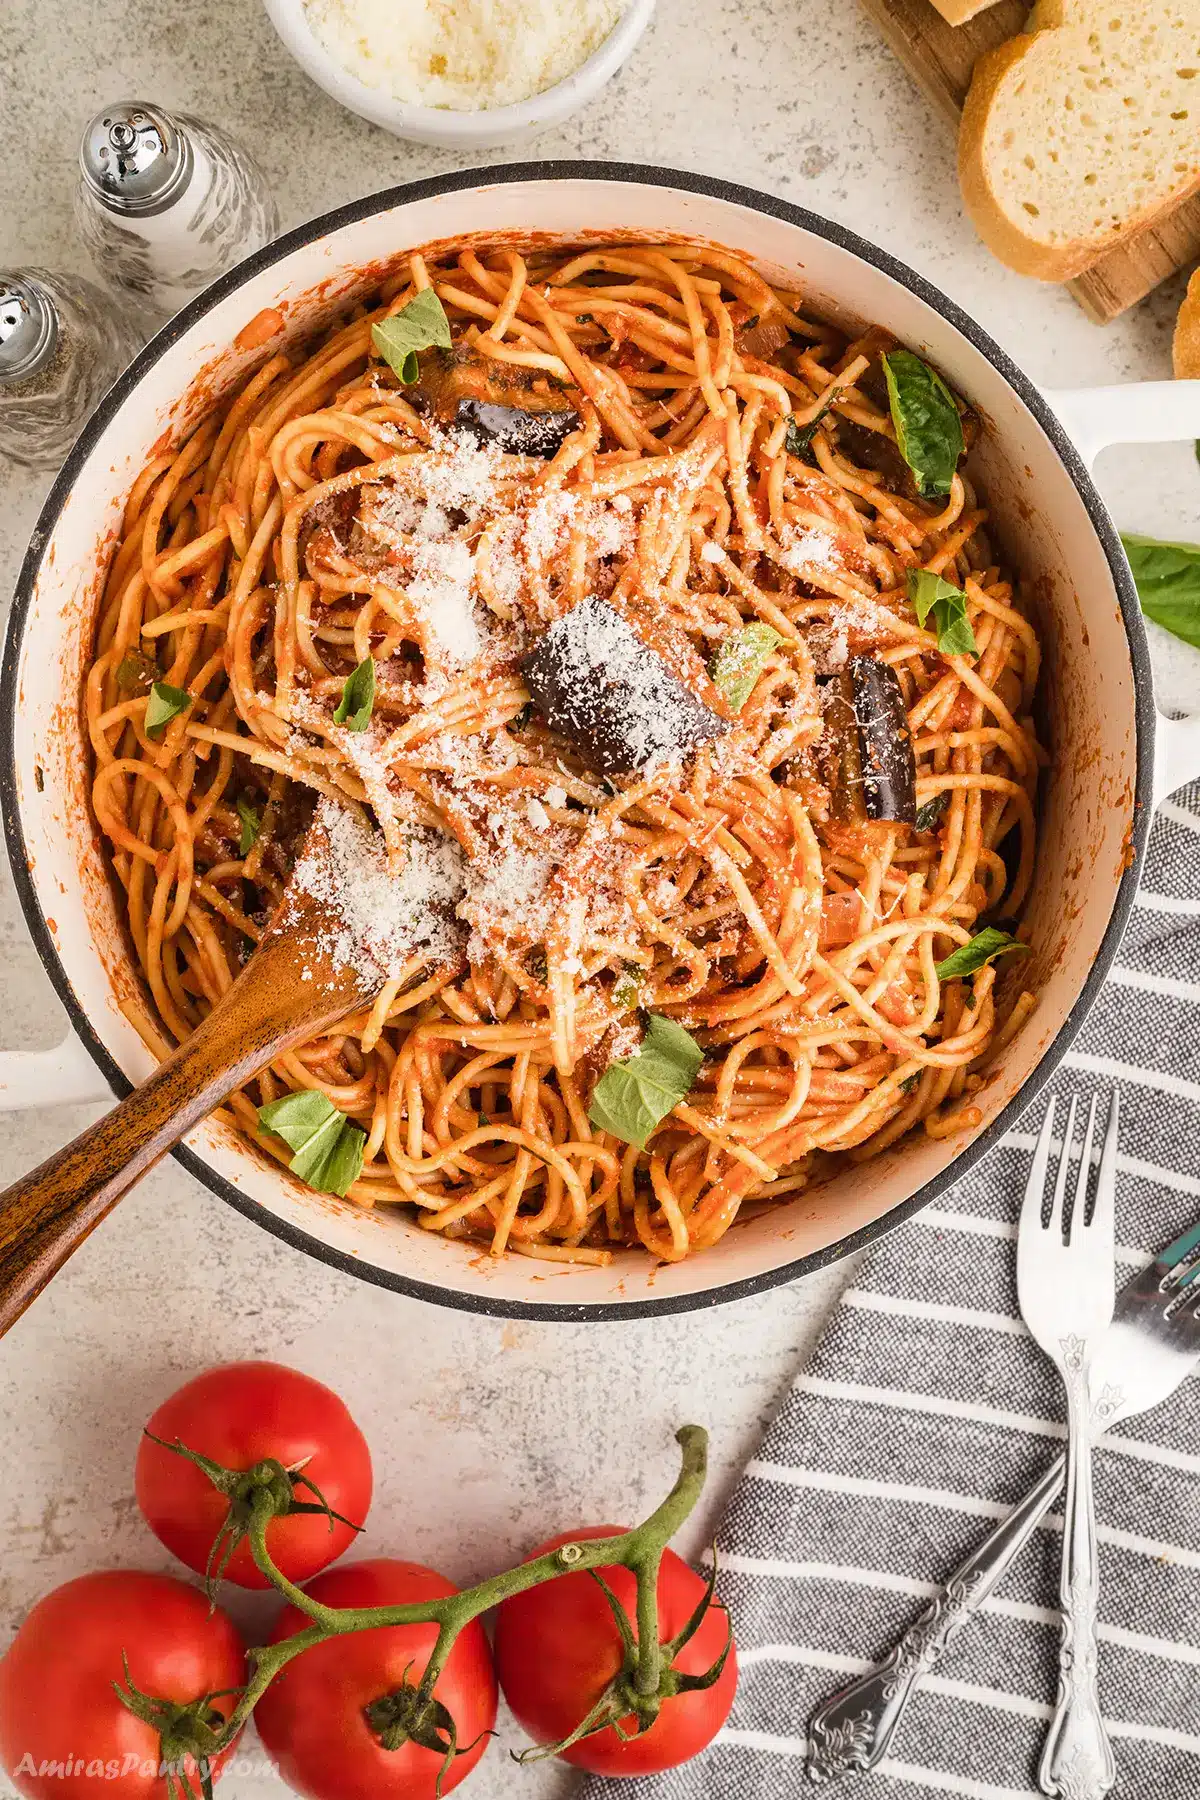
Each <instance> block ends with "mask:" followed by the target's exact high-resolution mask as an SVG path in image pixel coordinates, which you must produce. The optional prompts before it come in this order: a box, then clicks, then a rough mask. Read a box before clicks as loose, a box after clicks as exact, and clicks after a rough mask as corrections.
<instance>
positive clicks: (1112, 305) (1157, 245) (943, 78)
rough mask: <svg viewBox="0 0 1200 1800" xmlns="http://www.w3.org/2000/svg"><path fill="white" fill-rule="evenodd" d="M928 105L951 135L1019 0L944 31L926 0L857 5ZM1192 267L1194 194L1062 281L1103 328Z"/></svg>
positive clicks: (866, 0)
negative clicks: (974, 74)
mask: <svg viewBox="0 0 1200 1800" xmlns="http://www.w3.org/2000/svg"><path fill="white" fill-rule="evenodd" d="M859 3H860V5H861V6H862V8H863V11H864V12H865V13H866V14H867V16H868V17H869V18H871V19H872V20H874V22H875V24H876V25H877V26H878V28H879V30H880V32H881V33H882V35H883V38H884V40H885V41H886V43H888V44H889V45H890V47H891V48H892V49H893V50H894V51H895V53H896V55H897V56H898V57H899V59H900V61H901V62H902V63H903V64H904V67H905V68H906V69H907V70H908V72H909V74H910V75H911V76H912V78H913V80H914V81H915V82H916V83H917V86H918V87H919V88H920V89H921V91H922V93H923V94H924V95H925V97H926V99H927V100H929V102H930V104H931V105H932V106H933V107H934V108H935V109H936V110H937V111H938V112H939V113H941V114H942V116H943V117H944V118H945V119H946V121H947V122H948V123H949V124H950V125H952V126H954V127H955V128H957V126H958V120H959V115H960V113H961V112H962V105H963V101H964V99H965V98H966V93H967V89H968V87H969V86H970V85H971V70H972V69H973V68H974V66H975V59H976V58H977V57H978V56H981V55H982V54H983V52H984V51H985V50H991V49H993V48H994V47H995V45H997V44H1002V43H1004V41H1005V40H1006V39H1007V38H1010V37H1012V36H1013V35H1014V33H1016V32H1018V31H1020V30H1021V28H1022V27H1023V25H1024V23H1025V20H1026V18H1027V17H1028V14H1029V5H1028V4H1027V0H999V4H998V5H996V6H992V7H990V8H989V9H988V10H987V11H986V12H982V13H980V14H978V16H977V17H976V18H974V19H972V20H970V22H969V23H968V24H966V25H947V23H946V21H945V20H944V19H943V18H942V17H941V15H940V14H939V13H937V12H935V10H934V8H933V7H932V6H931V5H930V0H859ZM1197 261H1200V195H1193V197H1192V198H1191V199H1190V200H1185V201H1184V203H1183V205H1182V206H1178V207H1176V209H1175V211H1174V212H1172V213H1169V214H1168V215H1167V217H1166V218H1165V219H1163V220H1161V221H1160V222H1159V224H1157V225H1155V226H1152V227H1151V228H1150V229H1149V230H1147V231H1142V232H1139V233H1138V235H1137V237H1134V238H1131V239H1130V240H1129V242H1128V243H1126V244H1124V245H1123V246H1122V247H1121V249H1119V250H1110V251H1109V252H1108V254H1107V255H1106V256H1102V257H1101V258H1100V260H1099V262H1095V263H1093V264H1092V266H1091V268H1090V269H1088V270H1087V271H1086V273H1085V274H1083V275H1079V276H1076V278H1075V280H1074V281H1069V282H1068V283H1067V287H1068V288H1069V289H1070V291H1071V293H1072V294H1074V296H1075V298H1076V300H1078V302H1079V304H1080V306H1082V308H1083V310H1084V312H1085V313H1086V314H1087V315H1088V318H1089V319H1094V320H1095V321H1096V323H1097V324H1099V325H1105V324H1107V323H1108V321H1109V320H1110V319H1115V318H1116V317H1117V316H1118V314H1120V313H1123V312H1124V311H1125V310H1126V309H1127V308H1128V307H1130V306H1133V305H1135V304H1136V302H1137V301H1139V300H1142V299H1144V298H1145V296H1146V295H1147V294H1148V293H1150V292H1151V291H1152V289H1154V288H1156V287H1157V286H1158V284H1159V282H1160V281H1165V280H1166V279H1167V276H1168V275H1174V274H1175V272H1176V271H1177V270H1178V269H1187V268H1190V267H1191V266H1192V264H1193V263H1195V262H1197Z"/></svg>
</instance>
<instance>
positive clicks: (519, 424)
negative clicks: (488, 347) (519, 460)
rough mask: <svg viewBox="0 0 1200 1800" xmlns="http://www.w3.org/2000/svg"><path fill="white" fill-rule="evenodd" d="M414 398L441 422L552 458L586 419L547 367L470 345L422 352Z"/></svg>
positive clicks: (503, 446)
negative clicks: (500, 358)
mask: <svg viewBox="0 0 1200 1800" xmlns="http://www.w3.org/2000/svg"><path fill="white" fill-rule="evenodd" d="M415 396H416V398H417V399H418V400H419V401H423V402H424V403H425V405H426V407H427V408H428V410H429V411H431V412H432V414H433V416H434V418H435V419H437V420H438V421H439V423H441V424H443V425H445V426H448V427H449V428H450V429H451V430H454V431H463V432H467V433H469V434H470V435H471V436H472V437H473V438H474V439H475V442H476V443H477V444H495V445H496V447H497V448H498V449H500V450H504V451H507V452H508V453H509V454H510V455H513V456H545V457H550V456H553V455H554V453H555V451H557V450H558V449H559V448H560V447H561V446H562V445H563V443H565V441H566V439H567V438H568V437H570V435H571V433H572V432H573V431H578V430H579V426H580V422H581V421H580V417H579V413H578V411H577V410H576V408H575V406H574V405H573V404H572V402H571V399H570V396H569V395H568V394H567V393H565V392H564V391H563V389H562V388H561V387H557V386H555V385H554V383H553V382H552V381H551V379H550V377H549V376H548V375H547V374H546V373H545V371H544V370H542V369H526V368H522V367H521V366H520V365H518V364H515V363H502V362H496V361H494V360H493V359H492V358H491V357H484V356H476V355H473V354H472V353H471V351H470V349H466V350H436V349H435V350H427V351H423V352H422V355H421V374H420V377H419V379H418V382H417V386H416V390H415Z"/></svg>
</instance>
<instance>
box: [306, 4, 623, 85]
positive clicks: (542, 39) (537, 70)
mask: <svg viewBox="0 0 1200 1800" xmlns="http://www.w3.org/2000/svg"><path fill="white" fill-rule="evenodd" d="M304 3H305V12H306V15H307V18H308V22H309V24H310V26H311V27H312V29H313V31H314V32H315V34H316V36H317V38H318V39H319V40H320V42H321V44H322V45H323V46H324V48H325V50H326V51H327V52H328V54H329V55H330V56H332V57H333V58H334V59H335V61H337V62H338V63H340V64H341V65H342V67H343V68H344V69H346V70H347V71H348V72H349V73H350V74H351V75H353V76H354V77H355V78H356V79H357V80H358V81H360V82H362V83H363V85H364V86H366V87H370V88H377V89H380V90H382V92H384V93H386V94H388V95H390V96H391V98H392V99H394V100H397V101H400V102H401V103H403V104H406V105H410V106H426V107H439V108H443V109H445V110H447V111H450V112H485V111H490V110H491V109H493V108H495V107H500V106H512V105H516V104H519V103H520V102H521V101H525V100H531V99H532V98H533V97H534V96H535V95H536V94H541V93H544V92H545V90H546V89H547V88H550V87H553V86H555V85H556V84H557V83H558V82H560V81H563V80H565V79H566V77H567V76H568V75H572V74H574V72H575V70H576V69H578V68H579V67H580V66H581V65H582V64H583V63H585V62H586V61H587V59H588V58H589V57H590V56H591V55H592V54H593V53H594V52H595V51H596V50H598V49H599V47H600V45H601V44H602V43H603V42H604V40H605V39H606V38H607V37H608V36H609V35H610V33H611V32H612V30H613V28H614V26H615V25H616V24H617V21H618V20H619V18H620V17H621V15H622V13H623V12H624V11H625V8H626V4H627V0H406V3H405V4H404V5H397V3H396V0H304Z"/></svg>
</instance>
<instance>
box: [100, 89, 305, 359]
mask: <svg viewBox="0 0 1200 1800" xmlns="http://www.w3.org/2000/svg"><path fill="white" fill-rule="evenodd" d="M75 217H76V220H77V222H78V225H79V231H80V235H81V237H82V238H83V241H84V243H85V244H86V245H87V247H88V249H89V250H90V251H91V254H92V257H93V259H94V261H95V263H96V266H97V268H98V269H99V270H100V271H101V273H102V274H103V275H104V277H105V279H106V280H107V281H109V282H110V283H112V285H113V286H114V287H118V288H121V289H123V290H124V291H125V292H126V293H128V294H130V295H131V296H133V298H134V300H135V303H136V304H137V305H138V306H139V307H140V308H141V309H142V311H143V315H144V316H145V317H146V318H147V319H148V321H149V322H150V323H151V324H157V323H161V321H162V320H163V319H166V318H169V317H170V316H171V314H172V313H175V312H178V310H179V308H180V307H181V306H182V305H183V304H184V302H185V301H187V300H190V299H191V298H192V296H193V295H194V294H198V293H199V292H200V290H201V289H202V288H206V287H207V286H208V285H209V283H210V282H212V281H215V280H216V279H217V277H218V276H219V275H223V274H224V273H225V271H226V269H230V268H232V267H233V265H234V264H235V263H236V262H240V261H241V259H242V257H244V256H248V255H249V254H250V253H251V251H253V250H257V249H259V248H260V246H261V245H263V244H265V243H267V242H269V241H270V239H271V238H272V237H274V236H275V234H276V232H277V231H278V229H279V214H278V212H277V211H276V207H275V201H274V198H273V197H272V195H271V192H270V190H269V188H268V187H267V184H266V182H265V180H264V178H263V176H262V174H261V172H260V171H259V169H258V168H257V166H256V165H255V164H254V163H253V162H252V161H251V159H250V158H249V157H248V156H247V155H246V153H245V151H244V150H242V149H240V148H239V146H238V145H237V144H235V143H234V142H233V140H232V138H230V137H227V136H226V134H225V133H224V132H223V131H218V130H217V128H216V127H215V126H213V125H206V124H204V122H203V121H202V120H200V119H193V118H191V117H189V116H188V115H187V114H186V113H170V112H167V110H166V109H165V107H161V106H154V105H150V104H148V103H147V102H145V101H141V100H122V101H119V102H118V103H117V104H116V105H115V106H106V107H105V109H104V111H103V112H100V113H97V114H96V117H95V118H94V119H93V120H92V122H91V124H90V125H89V126H88V128H87V130H86V131H85V132H84V134H83V141H82V143H81V145H80V149H79V180H78V183H77V184H76V189H75Z"/></svg>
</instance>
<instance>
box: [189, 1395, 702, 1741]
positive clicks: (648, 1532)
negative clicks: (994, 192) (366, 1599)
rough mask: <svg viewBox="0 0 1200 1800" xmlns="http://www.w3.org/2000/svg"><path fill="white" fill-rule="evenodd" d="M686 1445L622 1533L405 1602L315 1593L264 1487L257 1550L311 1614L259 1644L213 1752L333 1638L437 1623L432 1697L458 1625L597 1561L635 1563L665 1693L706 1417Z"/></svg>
mask: <svg viewBox="0 0 1200 1800" xmlns="http://www.w3.org/2000/svg"><path fill="white" fill-rule="evenodd" d="M675 1441H676V1443H677V1444H678V1445H679V1448H680V1469H679V1474H678V1476H677V1478H676V1481H675V1485H674V1486H673V1487H672V1489H671V1491H670V1493H669V1494H668V1495H667V1497H666V1499H665V1500H663V1502H662V1503H661V1505H659V1506H657V1507H656V1508H655V1510H654V1511H653V1512H652V1513H651V1514H650V1517H649V1518H648V1519H644V1520H643V1521H642V1523H641V1524H640V1525H637V1526H635V1527H634V1529H633V1530H632V1531H626V1532H622V1533H621V1535H620V1536H619V1537H612V1538H581V1539H579V1540H578V1541H575V1542H572V1543H569V1544H562V1545H560V1546H559V1548H558V1549H557V1550H550V1551H548V1552H547V1553H546V1554H545V1555H544V1556H538V1557H535V1558H534V1559H533V1561H532V1562H525V1563H520V1564H518V1566H517V1567H516V1568H515V1569H508V1570H506V1571H505V1572H504V1573H503V1574H500V1575H493V1576H491V1577H490V1578H489V1579H488V1580H487V1581H481V1582H480V1583H479V1584H478V1585H477V1586H476V1587H473V1588H464V1589H463V1590H462V1592H461V1593H457V1594H446V1595H445V1596H443V1597H442V1598H440V1599H437V1600H423V1601H413V1602H410V1603H408V1604H405V1605H397V1606H363V1607H335V1606H323V1605H322V1604H321V1603H320V1601H319V1600H314V1599H313V1598H312V1596H311V1594H306V1593H305V1592H304V1590H303V1588H299V1587H297V1586H296V1584H295V1583H294V1582H293V1581H289V1579H288V1577H287V1576H286V1575H284V1574H283V1573H282V1571H281V1570H280V1569H278V1568H277V1567H276V1565H275V1561H274V1558H273V1557H272V1555H271V1553H270V1551H269V1550H268V1548H267V1526H268V1525H269V1524H270V1522H271V1520H272V1519H273V1518H274V1517H275V1516H276V1511H275V1507H274V1503H273V1501H272V1500H271V1498H270V1496H269V1494H268V1493H267V1492H266V1491H265V1490H264V1492H263V1500H262V1504H261V1505H260V1504H259V1503H258V1502H257V1500H256V1502H255V1504H254V1505H253V1507H252V1510H251V1514H250V1518H249V1520H248V1522H247V1528H246V1535H247V1539H248V1542H249V1544H250V1551H251V1554H252V1555H253V1557H254V1560H255V1562H256V1563H257V1565H258V1567H259V1568H260V1569H261V1570H262V1573H263V1574H264V1575H265V1576H266V1577H267V1579H268V1581H269V1582H270V1583H271V1585H272V1587H275V1588H277V1589H278V1590H279V1592H280V1593H281V1594H282V1595H283V1596H284V1598H285V1600H288V1601H289V1602H290V1603H291V1605H292V1606H294V1607H295V1608H296V1609H297V1611H299V1612H301V1613H303V1614H304V1615H305V1617H306V1618H307V1619H309V1620H310V1623H309V1625H308V1626H307V1627H306V1628H305V1629H304V1630H303V1631H299V1632H297V1633H296V1635H295V1636H294V1637H290V1638H284V1639H283V1640H282V1641H281V1642H279V1643H277V1644H265V1645H262V1646H260V1647H259V1648H258V1649H255V1650H252V1651H251V1653H250V1654H251V1659H252V1662H253V1665H254V1666H253V1672H252V1674H251V1677H250V1680H249V1682H248V1684H247V1686H246V1688H245V1690H244V1692H243V1694H242V1697H241V1699H240V1700H239V1702H238V1704H237V1706H236V1707H235V1708H234V1710H233V1712H232V1713H231V1714H230V1715H229V1718H228V1720H227V1721H226V1724H225V1728H224V1730H223V1731H222V1733H221V1735H220V1739H219V1741H218V1742H217V1743H215V1744H214V1745H213V1753H214V1754H215V1752H216V1751H217V1750H222V1749H224V1748H225V1747H226V1745H228V1744H230V1743H232V1742H233V1739H234V1738H235V1737H236V1735H237V1733H238V1732H239V1731H240V1729H241V1727H242V1726H243V1725H244V1724H245V1723H246V1720H247V1719H248V1718H249V1717H250V1715H251V1713H252V1712H253V1711H254V1708H255V1707H256V1706H257V1704H258V1702H259V1701H260V1700H261V1699H262V1696H263V1695H264V1694H265V1693H266V1691H267V1688H268V1687H269V1686H270V1685H271V1682H272V1681H273V1680H274V1679H275V1677H276V1675H277V1674H278V1673H279V1671H280V1669H282V1668H283V1667H284V1665H285V1664H287V1663H289V1662H291V1660H292V1658H293V1657H294V1656H300V1655H302V1654H303V1652H304V1651H305V1650H311V1649H312V1648H313V1647H314V1646H315V1645H317V1644H323V1643H325V1642H326V1641H327V1640H328V1639H329V1638H331V1637H338V1636H341V1635H343V1634H344V1633H347V1632H354V1631H374V1630H377V1629H379V1627H381V1626H388V1625H424V1624H435V1625H436V1626H437V1627H438V1637H437V1642H436V1644H435V1645H434V1649H433V1654H432V1656H431V1657H430V1659H429V1662H428V1665H427V1667H426V1669H425V1673H424V1675H423V1676H422V1677H421V1683H420V1692H421V1693H423V1694H425V1695H426V1696H428V1695H430V1694H432V1692H433V1688H434V1686H435V1684H436V1682H437V1680H438V1677H439V1676H440V1674H441V1672H442V1670H443V1669H444V1668H445V1666H446V1661H447V1658H448V1657H449V1655H450V1652H451V1650H452V1649H453V1648H454V1644H455V1640H456V1639H457V1637H458V1634H459V1633H460V1632H461V1631H462V1630H463V1629H464V1627H465V1626H467V1625H469V1624H470V1623H471V1621H472V1619H477V1618H478V1617H479V1615H480V1614H481V1613H485V1612H490V1611H491V1609H492V1608H493V1607H495V1606H499V1605H500V1604H501V1602H502V1601H504V1600H508V1599H511V1598H512V1596H513V1595H514V1594H523V1593H525V1592H526V1591H527V1590H528V1589H529V1588H533V1587H539V1586H540V1585H541V1584H542V1582H544V1581H554V1580H555V1579H556V1578H557V1577H558V1576H560V1575H567V1574H574V1573H576V1572H578V1571H585V1570H588V1569H601V1568H606V1567H614V1566H623V1567H624V1568H627V1569H629V1570H631V1571H632V1573H633V1574H634V1575H635V1576H636V1578H637V1584H638V1602H637V1618H638V1661H637V1676H636V1684H637V1690H638V1692H639V1693H640V1694H645V1695H647V1696H650V1695H653V1694H655V1693H657V1691H658V1687H659V1683H660V1681H661V1678H662V1650H661V1645H660V1640H659V1628H658V1571H659V1565H660V1564H661V1562H662V1553H663V1550H664V1549H665V1547H666V1545H667V1544H668V1542H669V1541H670V1539H671V1538H673V1537H674V1535H675V1533H676V1532H677V1531H678V1530H679V1527H680V1526H681V1525H682V1524H683V1522H684V1520H685V1519H686V1518H687V1517H688V1515H689V1514H690V1513H691V1511H692V1509H693V1507H694V1506H695V1504H696V1502H697V1500H698V1499H699V1498H700V1495H701V1492H702V1491H703V1488H704V1481H705V1476H706V1474H707V1472H708V1433H707V1432H706V1431H705V1430H704V1429H703V1427H702V1426H700V1425H683V1426H681V1427H680V1429H679V1430H678V1431H677V1432H676V1434H675Z"/></svg>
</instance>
